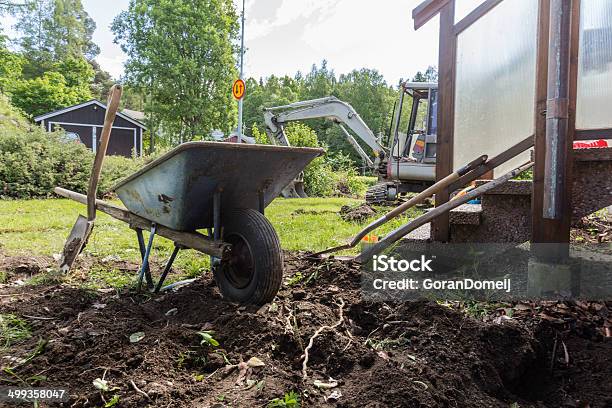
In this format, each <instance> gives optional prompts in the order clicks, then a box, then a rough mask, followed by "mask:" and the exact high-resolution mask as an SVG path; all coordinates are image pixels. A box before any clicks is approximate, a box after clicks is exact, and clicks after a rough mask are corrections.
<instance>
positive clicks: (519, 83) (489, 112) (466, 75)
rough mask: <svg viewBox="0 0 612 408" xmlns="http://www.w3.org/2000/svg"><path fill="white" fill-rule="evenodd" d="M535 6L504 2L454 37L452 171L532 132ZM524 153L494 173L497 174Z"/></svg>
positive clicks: (519, 0)
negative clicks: (455, 41) (454, 83)
mask: <svg viewBox="0 0 612 408" xmlns="http://www.w3.org/2000/svg"><path fill="white" fill-rule="evenodd" d="M537 8H538V2H537V1H534V0H505V1H503V2H502V3H500V4H499V5H498V6H497V7H495V8H494V9H493V10H491V11H490V12H488V13H487V14H485V15H484V16H483V17H482V18H481V19H480V20H478V21H476V22H475V23H474V24H473V25H472V26H470V27H469V28H468V29H466V30H465V31H463V32H462V33H461V34H460V35H459V37H458V38H457V77H456V88H455V138H454V139H455V142H454V146H453V151H454V157H453V161H454V168H455V169H457V168H459V167H461V166H462V165H464V164H465V163H467V162H469V161H471V160H473V159H474V158H476V157H477V156H479V155H481V154H488V155H489V157H492V156H495V155H497V154H499V153H501V152H503V151H504V150H506V149H508V148H509V147H511V146H513V145H515V144H516V143H518V142H520V141H521V140H523V139H525V138H526V137H528V136H529V135H531V134H533V132H534V103H535V102H534V99H535V67H536V33H537V14H538V10H537ZM527 160H529V153H528V152H526V153H524V154H522V155H520V156H519V157H517V158H515V159H514V160H511V161H510V162H507V163H506V164H505V165H502V166H500V167H498V168H497V169H495V174H496V175H501V174H502V173H504V172H506V171H507V170H509V169H511V168H513V167H515V165H516V164H517V163H518V164H520V162H525V161H527Z"/></svg>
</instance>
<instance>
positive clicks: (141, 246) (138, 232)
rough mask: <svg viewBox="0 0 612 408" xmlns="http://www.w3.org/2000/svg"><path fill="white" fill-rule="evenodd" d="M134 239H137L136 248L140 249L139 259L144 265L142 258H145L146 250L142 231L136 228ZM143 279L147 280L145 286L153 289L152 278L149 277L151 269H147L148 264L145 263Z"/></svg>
mask: <svg viewBox="0 0 612 408" xmlns="http://www.w3.org/2000/svg"><path fill="white" fill-rule="evenodd" d="M136 237H137V238H138V248H139V249H140V259H141V260H142V262H143V263H144V258H145V254H146V252H147V249H146V247H145V242H144V236H143V235H142V230H141V229H140V228H136ZM145 277H146V279H147V285H148V286H149V287H150V288H151V287H153V277H152V276H151V268H150V267H149V263H148V262H147V268H146V269H145Z"/></svg>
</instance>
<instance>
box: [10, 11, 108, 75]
mask: <svg viewBox="0 0 612 408" xmlns="http://www.w3.org/2000/svg"><path fill="white" fill-rule="evenodd" d="M14 14H15V16H16V17H17V24H15V26H14V28H15V31H16V32H17V33H18V37H17V39H16V40H17V44H18V45H19V47H20V48H21V51H22V54H23V55H24V56H25V57H26V58H27V64H26V65H25V66H24V76H25V77H26V78H27V79H31V78H35V77H38V76H41V75H42V74H43V73H44V72H47V71H49V70H51V69H52V65H53V64H54V63H56V62H57V61H61V60H64V59H68V58H83V57H84V58H86V59H88V60H91V59H93V58H95V57H96V56H97V55H98V54H99V52H100V50H99V48H98V46H97V45H96V44H95V43H94V42H93V41H92V35H93V32H94V30H95V28H96V24H95V22H94V21H93V19H91V17H89V15H88V14H87V12H86V11H85V9H84V8H83V5H82V3H81V0H25V6H24V7H19V8H16V9H15V10H14Z"/></svg>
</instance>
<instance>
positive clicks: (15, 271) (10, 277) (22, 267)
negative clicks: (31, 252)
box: [0, 252, 53, 284]
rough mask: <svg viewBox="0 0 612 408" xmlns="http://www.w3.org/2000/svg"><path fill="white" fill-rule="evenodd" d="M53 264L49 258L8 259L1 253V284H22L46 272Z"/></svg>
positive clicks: (23, 257) (16, 257) (20, 257)
mask: <svg viewBox="0 0 612 408" xmlns="http://www.w3.org/2000/svg"><path fill="white" fill-rule="evenodd" d="M52 262H53V261H52V259H51V258H47V257H27V256H14V257H6V256H3V255H2V253H1V252H0V284H20V283H21V282H24V281H25V280H27V279H29V278H31V277H33V276H34V275H37V274H39V273H41V272H44V271H45V270H46V269H47V268H48V267H49V266H50V265H51V263H52Z"/></svg>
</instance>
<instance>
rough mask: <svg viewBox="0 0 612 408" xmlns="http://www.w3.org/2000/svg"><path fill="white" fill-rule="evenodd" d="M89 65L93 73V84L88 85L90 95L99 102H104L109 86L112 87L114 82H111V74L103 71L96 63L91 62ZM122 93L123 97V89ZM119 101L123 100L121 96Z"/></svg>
mask: <svg viewBox="0 0 612 408" xmlns="http://www.w3.org/2000/svg"><path fill="white" fill-rule="evenodd" d="M89 63H90V64H91V67H92V68H93V71H94V78H93V82H92V83H91V85H90V88H91V93H92V94H93V96H94V98H97V99H98V100H100V101H106V99H107V98H108V91H109V90H110V88H111V86H113V84H114V83H115V81H113V78H112V76H111V74H109V73H108V72H106V71H105V70H103V69H102V67H101V66H100V64H98V62H97V61H95V60H91V61H89ZM123 93H124V95H125V89H124V90H123ZM121 99H122V100H124V99H125V96H123V97H122V98H121Z"/></svg>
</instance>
